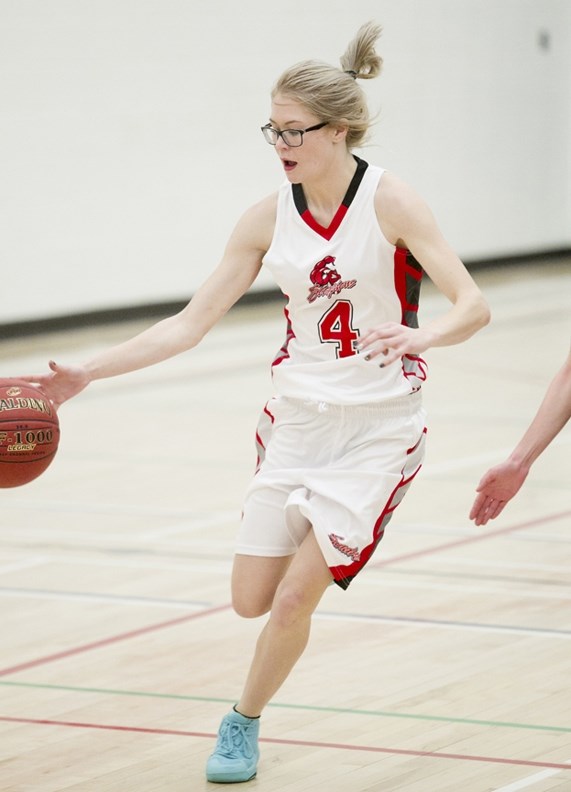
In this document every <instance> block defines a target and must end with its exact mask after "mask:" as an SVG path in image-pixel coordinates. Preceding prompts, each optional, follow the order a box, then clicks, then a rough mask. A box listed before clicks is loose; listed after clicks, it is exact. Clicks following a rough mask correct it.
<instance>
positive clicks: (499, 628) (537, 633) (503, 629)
mask: <svg viewBox="0 0 571 792" xmlns="http://www.w3.org/2000/svg"><path fill="white" fill-rule="evenodd" d="M314 618H317V619H318V618H321V619H331V620H336V621H343V620H344V619H349V620H354V621H363V622H373V623H385V622H386V623H388V624H400V625H402V624H410V625H414V626H416V627H442V628H443V629H450V630H481V631H489V632H497V633H510V634H516V635H527V636H528V637H546V638H563V639H564V640H569V639H571V630H555V629H548V628H546V627H520V626H518V625H510V624H483V623H479V622H461V621H447V620H446V619H419V618H417V617H414V616H383V615H375V614H374V613H372V614H369V613H343V612H334V611H320V610H317V611H315V614H314Z"/></svg>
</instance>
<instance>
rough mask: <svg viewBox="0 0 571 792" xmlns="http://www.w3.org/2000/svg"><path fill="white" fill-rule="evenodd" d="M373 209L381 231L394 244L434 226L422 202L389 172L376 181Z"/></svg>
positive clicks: (430, 213) (406, 184)
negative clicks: (418, 230)
mask: <svg viewBox="0 0 571 792" xmlns="http://www.w3.org/2000/svg"><path fill="white" fill-rule="evenodd" d="M375 209H376V212H377V217H378V220H379V224H380V226H381V230H382V231H383V233H384V235H385V236H386V237H387V239H388V240H389V242H391V243H393V244H399V245H400V244H402V243H403V242H406V239H407V237H410V234H411V232H412V230H413V229H419V228H421V227H423V226H426V225H428V226H430V225H432V224H434V222H435V221H434V217H433V215H432V212H431V210H430V208H429V206H428V204H427V203H426V201H425V200H424V198H422V196H421V195H420V194H419V193H418V192H417V191H416V190H415V189H414V188H413V187H411V185H410V184H408V183H407V182H405V181H404V180H403V179H401V178H400V177H399V176H396V175H395V174H394V173H391V172H390V171H385V172H384V173H383V176H382V178H381V179H380V181H379V186H378V188H377V192H376V194H375Z"/></svg>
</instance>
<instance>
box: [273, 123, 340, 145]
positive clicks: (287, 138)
mask: <svg viewBox="0 0 571 792" xmlns="http://www.w3.org/2000/svg"><path fill="white" fill-rule="evenodd" d="M328 123H329V122H328V121H322V122H321V124H315V126H310V127H307V129H282V130H279V129H274V128H273V126H272V125H271V124H266V125H265V126H263V127H262V128H261V129H262V134H263V135H264V137H265V139H266V143H269V144H270V146H275V145H276V143H277V142H278V140H279V138H281V139H282V140H283V142H284V143H285V144H286V146H290V147H291V148H297V146H301V144H302V143H303V136H304V135H305V133H306V132H315V130H317V129H322V128H323V127H324V126H327V124H328Z"/></svg>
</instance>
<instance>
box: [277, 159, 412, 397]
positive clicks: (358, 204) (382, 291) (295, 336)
mask: <svg viewBox="0 0 571 792" xmlns="http://www.w3.org/2000/svg"><path fill="white" fill-rule="evenodd" d="M355 159H356V160H357V170H356V172H355V175H354V177H353V179H352V181H351V184H350V186H349V189H348V190H347V193H346V195H345V197H344V199H343V202H342V204H341V206H340V207H339V209H338V210H337V213H336V215H335V217H334V218H333V220H332V222H331V224H330V225H329V227H328V228H324V227H322V226H320V225H319V223H317V222H316V220H315V219H314V218H313V217H312V215H311V213H310V212H309V210H308V208H307V204H306V201H305V196H304V193H303V187H302V185H300V184H293V185H292V184H290V183H289V182H286V183H284V184H283V185H282V186H281V187H280V189H279V193H278V209H277V218H276V227H275V231H274V236H273V239H272V243H271V245H270V248H269V250H268V252H267V253H266V255H265V256H264V260H263V263H264V265H265V266H266V267H268V269H269V270H270V271H271V272H272V274H273V276H274V278H275V280H276V282H277V284H278V286H279V287H280V289H281V290H282V292H283V293H284V295H285V296H286V298H287V304H286V307H285V309H284V311H285V315H286V320H287V337H286V341H285V343H284V345H283V347H282V348H281V349H280V351H279V352H278V355H277V356H276V358H275V360H274V362H273V364H272V376H273V384H274V388H275V390H276V393H277V394H279V395H282V396H288V397H290V398H298V399H304V400H309V401H318V402H321V401H323V402H327V403H331V404H363V403H367V402H379V401H383V400H387V399H393V398H395V397H398V396H402V395H405V394H408V393H412V392H414V391H417V390H418V389H419V388H420V386H421V383H422V381H424V380H425V379H426V364H425V362H424V361H423V360H422V358H420V357H418V356H416V355H405V357H404V358H403V359H402V360H398V361H396V362H395V363H393V364H391V365H390V366H386V367H384V368H380V367H379V363H380V362H382V361H381V359H380V358H379V359H373V360H370V361H366V360H365V359H364V357H363V355H360V354H359V353H358V351H357V350H356V348H355V346H356V344H357V343H358V340H359V337H360V335H361V334H362V333H363V332H364V331H365V330H368V329H371V328H374V327H377V326H378V325H380V324H382V323H383V322H390V321H392V322H399V323H402V324H405V325H407V326H409V327H417V326H418V325H417V310H418V296H419V292H420V281H421V277H422V269H421V267H420V265H419V264H418V263H417V262H416V261H415V259H414V258H413V257H412V255H411V254H410V253H409V251H407V250H404V249H402V248H396V247H395V246H394V245H391V244H390V243H389V242H388V240H387V239H386V238H385V237H384V235H383V233H382V232H381V229H380V227H379V223H378V220H377V216H376V214H375V205H374V197H375V192H376V189H377V186H378V184H379V180H380V179H381V177H382V174H383V172H384V171H383V169H382V168H378V167H375V166H371V165H368V164H367V163H366V162H364V161H363V160H361V159H358V158H357V157H356V158H355Z"/></svg>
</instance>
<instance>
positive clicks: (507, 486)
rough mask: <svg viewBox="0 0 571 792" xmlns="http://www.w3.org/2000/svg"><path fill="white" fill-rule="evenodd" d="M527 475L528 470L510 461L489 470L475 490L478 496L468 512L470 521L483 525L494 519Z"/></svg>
mask: <svg viewBox="0 0 571 792" xmlns="http://www.w3.org/2000/svg"><path fill="white" fill-rule="evenodd" d="M528 473H529V469H526V468H524V467H522V466H521V465H517V464H516V463H515V462H511V461H510V460H506V461H505V462H502V463H500V464H499V465H496V466H495V467H493V468H490V470H488V472H487V473H485V474H484V475H483V476H482V479H481V481H480V483H479V484H478V486H477V488H476V492H477V493H478V495H477V496H476V500H475V501H474V505H473V506H472V509H471V511H470V519H471V520H474V522H475V523H476V525H485V524H486V523H487V522H488V520H493V519H495V518H496V517H497V516H498V515H499V514H501V513H502V511H503V510H504V507H505V506H506V504H507V503H508V501H510V500H511V499H512V498H513V497H514V495H516V494H517V492H518V491H519V489H520V488H521V485H522V484H523V482H524V481H525V479H526V478H527V474H528Z"/></svg>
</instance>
